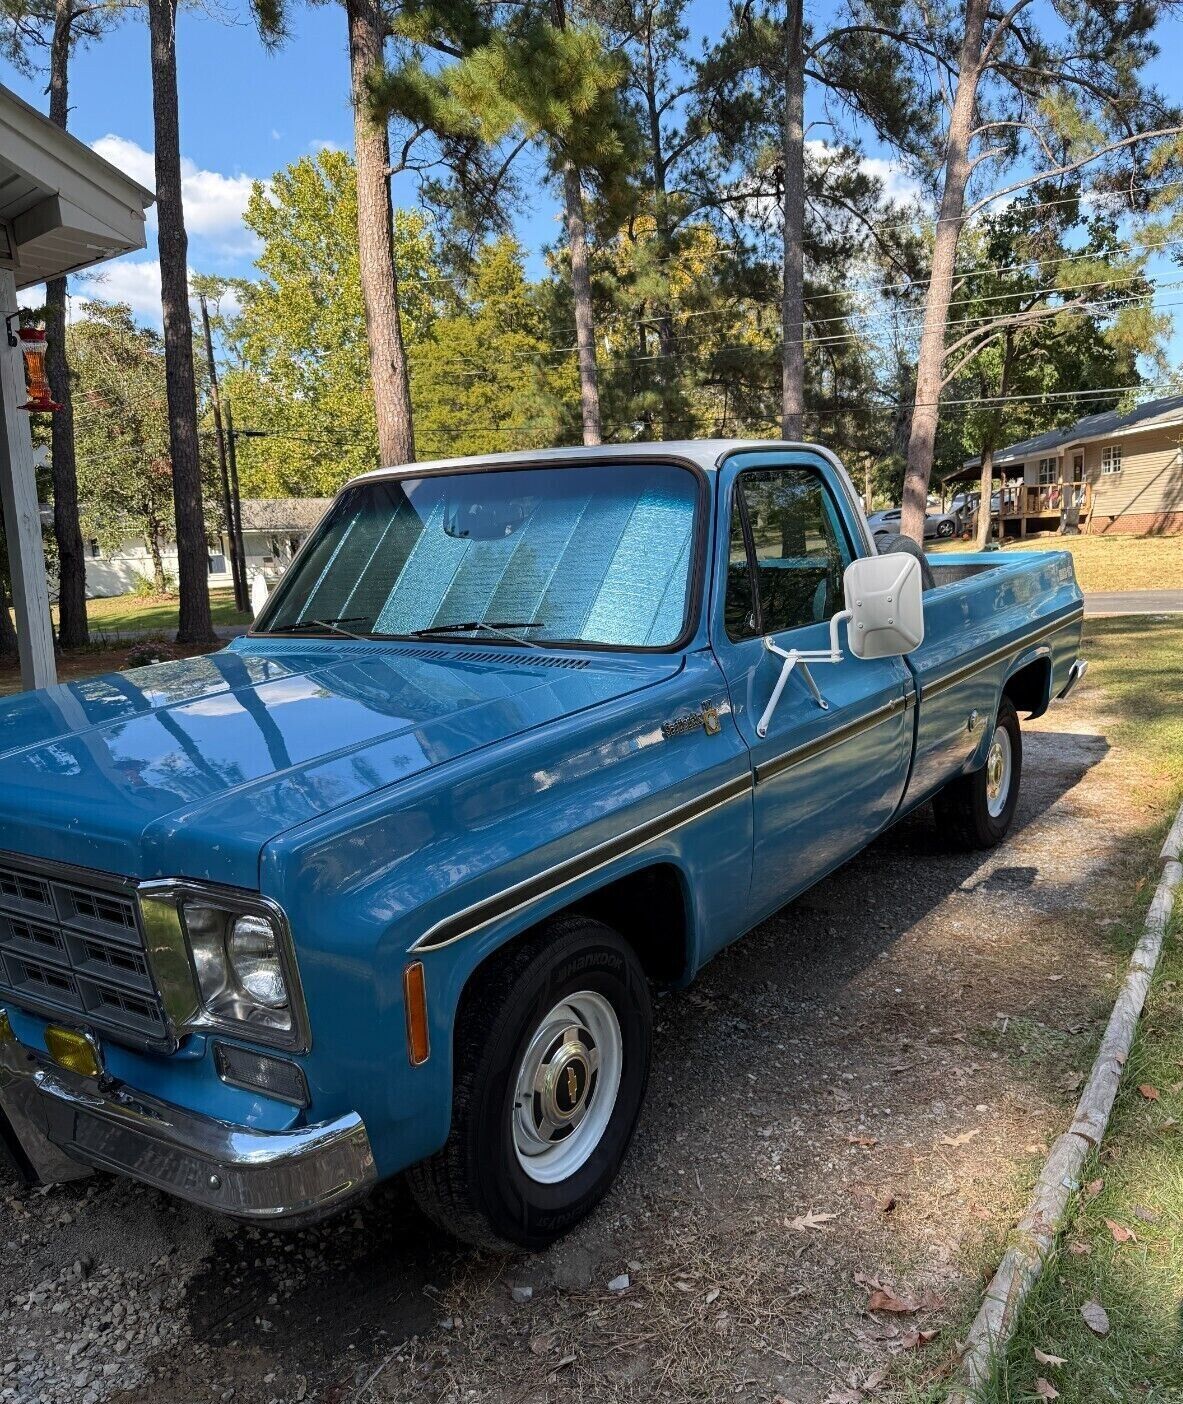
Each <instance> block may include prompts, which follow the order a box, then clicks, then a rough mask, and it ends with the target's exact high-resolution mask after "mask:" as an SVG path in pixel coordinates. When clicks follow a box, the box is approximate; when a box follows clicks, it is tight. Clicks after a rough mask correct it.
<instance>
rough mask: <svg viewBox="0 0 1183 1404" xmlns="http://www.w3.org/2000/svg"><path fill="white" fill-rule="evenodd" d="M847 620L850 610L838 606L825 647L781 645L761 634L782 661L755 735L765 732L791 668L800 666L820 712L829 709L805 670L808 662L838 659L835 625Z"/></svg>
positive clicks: (807, 669)
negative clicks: (828, 641) (778, 674)
mask: <svg viewBox="0 0 1183 1404" xmlns="http://www.w3.org/2000/svg"><path fill="white" fill-rule="evenodd" d="M849 620H850V610H848V609H843V610H839V611H838V613H837V614H835V615H834V616H833V617H832V618H831V619H830V647H829V649H828V650H827V649H821V648H812V649H799V648H790V649H784V648H781V647H780V646H779V645H778V644H776V643H775V642H773V639H772V636H771V635H765V638H764V647H765V649H766V650H767V651H768V652H769V653H775V654H776V656H777V657H778V658H781V659H783V660H784V662H783V664H782V666H781V670H780V677H778V678H777V680H776V686H775V687H774V688H773V689H772V696H771V697H770V698H769V699H768V706H767V707H765V708H764V712H763V714H762V716H761V717H760V720H759V721H758V722H757V723H756V735H757V736H759V737H761V738H763V737H765V736H767V735H768V728H769V726H770V724H771V722H772V714H773V713H774V712H775V711H776V708H777V704H778V703H779V702H780V699H781V694H782V693H783V692H784V690H785V685H786V684H787V683H788V681H789V676H790V674H791V673H792V672H793V670H794V669H795V668H798V669H800V671H801V677H802V680H803V681H804V683H805V686H806V687H807V688H808V689H809V692H810V696H812V698H813V700H814V701H815V702H816V703H817V705H818V706H819V707H820V708H821V709H822V711H824V712H828V711H829V710H830V704H829V703H828V702H827V701H826V699H825V698H824V697H823V696H822V694H821V692H820V691H819V690H818V686H817V683H815V682H814V680H813V674H812V673H811V672H810V671H809V665H810V664H811V663H841V662H842V657H843V654H842V646H841V644H839V642H838V626H839V625H840V624H842V623H843V622H849Z"/></svg>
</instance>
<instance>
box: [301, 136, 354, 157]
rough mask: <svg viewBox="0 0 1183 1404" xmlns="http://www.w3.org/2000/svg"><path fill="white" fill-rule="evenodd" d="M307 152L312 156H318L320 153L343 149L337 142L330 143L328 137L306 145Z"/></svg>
mask: <svg viewBox="0 0 1183 1404" xmlns="http://www.w3.org/2000/svg"><path fill="white" fill-rule="evenodd" d="M308 150H309V151H311V152H312V153H313V155H314V156H319V155H320V153H321V152H322V151H344V150H345V148H344V147H343V146H342V145H341V143H340V142H339V141H332V140H330V139H329V138H328V137H319V138H317V140H316V141H310V142H309V143H308Z"/></svg>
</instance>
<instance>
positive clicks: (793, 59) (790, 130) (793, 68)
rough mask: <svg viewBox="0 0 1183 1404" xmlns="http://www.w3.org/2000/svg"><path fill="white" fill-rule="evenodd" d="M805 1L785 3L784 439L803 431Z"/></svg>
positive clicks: (782, 312)
mask: <svg viewBox="0 0 1183 1404" xmlns="http://www.w3.org/2000/svg"><path fill="white" fill-rule="evenodd" d="M802 11H803V0H788V4H787V13H786V15H785V111H784V120H783V125H782V128H781V164H782V166H783V168H784V210H783V218H782V238H783V240H784V260H783V261H784V269H783V275H782V276H783V289H782V293H781V309H780V326H781V416H780V435H781V438H782V439H800V438H801V437H802V435H803V434H804V432H805V418H804V416H805V247H804V245H805V54H804V50H803V47H802V25H803V15H802Z"/></svg>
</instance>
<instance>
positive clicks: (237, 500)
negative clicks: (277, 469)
mask: <svg viewBox="0 0 1183 1404" xmlns="http://www.w3.org/2000/svg"><path fill="white" fill-rule="evenodd" d="M226 449H227V460H228V463H229V468H230V521H231V526H230V530H231V531H232V532H233V534H234V549H235V551H236V552H237V554H238V565H239V569H240V570H241V571H242V590H243V595H244V598H245V603H244V604H243V606H242V612H243V613H244V614H246V615H249V616H250V618H252V619H253V618H254V617H255V610H254V606H253V605H252V604H251V581H250V574H249V572H248V571H247V565H246V543H245V541H244V540H243V536H242V498H241V496H240V495H239V491H238V441H237V439H235V437H234V406H233V405H232V404H231V403H230V401H229V400H227V401H226Z"/></svg>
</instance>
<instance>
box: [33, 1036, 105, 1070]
mask: <svg viewBox="0 0 1183 1404" xmlns="http://www.w3.org/2000/svg"><path fill="white" fill-rule="evenodd" d="M45 1047H46V1050H47V1051H48V1053H49V1056H50V1057H51V1058H52V1059H53V1061H54V1062H55V1063H56V1064H57V1065H58V1067H59V1068H65V1069H66V1071H67V1072H72V1073H78V1074H79V1075H80V1076H81V1077H98V1075H99V1073H101V1072H102V1070H103V1065H102V1063H101V1062H100V1061H99V1047H98V1044H97V1043H96V1042H95V1041H94V1039H93V1038H92V1037H91V1036H90V1034H85V1033H83V1032H82V1031H81V1030H80V1029H63V1028H62V1027H61V1026H60V1025H58V1024H50V1026H49V1027H48V1028H47V1029H46V1030H45Z"/></svg>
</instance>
